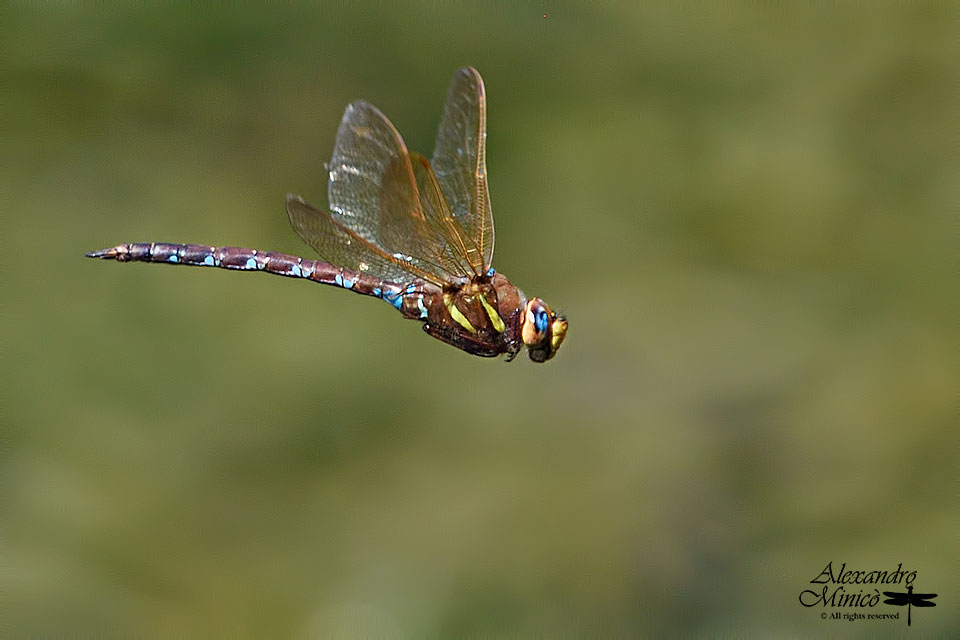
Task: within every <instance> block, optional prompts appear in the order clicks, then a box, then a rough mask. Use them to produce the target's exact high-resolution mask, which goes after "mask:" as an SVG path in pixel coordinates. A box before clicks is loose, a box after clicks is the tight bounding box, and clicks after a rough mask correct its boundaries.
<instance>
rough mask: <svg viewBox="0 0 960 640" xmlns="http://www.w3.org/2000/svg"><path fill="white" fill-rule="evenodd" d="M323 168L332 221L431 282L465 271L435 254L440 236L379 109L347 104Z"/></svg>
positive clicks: (407, 158) (404, 151)
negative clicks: (331, 154)
mask: <svg viewBox="0 0 960 640" xmlns="http://www.w3.org/2000/svg"><path fill="white" fill-rule="evenodd" d="M328 171H329V181H328V183H327V197H328V199H329V201H330V209H331V213H330V216H329V217H330V219H331V220H332V221H333V222H334V223H336V226H338V227H340V228H343V229H347V230H349V231H350V232H352V233H353V234H354V235H356V236H357V237H359V238H361V239H362V240H363V241H365V243H366V244H367V245H369V246H373V247H376V248H377V249H379V250H380V253H382V254H383V255H385V256H388V257H389V258H390V259H391V260H393V261H394V262H395V263H396V264H397V265H398V266H400V267H401V268H403V269H407V270H410V271H411V272H413V271H416V272H417V273H426V274H430V275H431V277H430V278H429V280H430V281H432V282H435V283H437V284H442V283H444V282H446V281H449V280H451V279H454V278H457V277H461V276H466V275H468V274H467V273H464V272H463V269H460V268H458V266H457V265H456V264H452V263H443V262H439V261H438V260H437V259H436V258H437V255H438V254H439V253H442V250H441V248H440V245H442V244H443V243H444V242H445V239H444V238H443V237H441V236H438V235H437V233H436V232H435V231H434V230H433V228H432V227H431V226H430V225H429V223H427V221H426V216H425V214H424V211H423V206H422V204H421V202H420V194H419V191H418V189H417V182H416V178H415V176H414V171H413V167H412V165H411V161H410V154H409V153H408V152H407V148H406V145H405V144H404V142H403V139H402V138H401V137H400V134H399V133H398V132H397V130H396V128H394V126H393V124H391V123H390V121H389V120H388V119H387V118H386V116H384V115H383V114H382V113H381V112H380V110H379V109H377V108H376V107H374V106H373V105H370V104H368V103H366V102H355V103H353V104H351V105H349V106H348V107H347V109H346V111H345V112H344V114H343V119H342V120H341V122H340V128H339V130H338V131H337V140H336V143H335V145H334V149H333V157H332V158H331V160H330V164H329V165H328ZM308 242H309V241H308ZM315 248H316V247H315ZM318 251H319V249H318ZM321 255H324V254H321ZM324 257H325V258H326V257H327V256H326V255H324ZM421 277H422V276H421Z"/></svg>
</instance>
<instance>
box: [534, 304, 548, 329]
mask: <svg viewBox="0 0 960 640" xmlns="http://www.w3.org/2000/svg"><path fill="white" fill-rule="evenodd" d="M548 323H549V318H547V312H546V311H544V310H542V309H541V310H540V311H537V315H536V317H535V318H534V326H536V328H537V331H540V332H544V331H546V330H547V325H548Z"/></svg>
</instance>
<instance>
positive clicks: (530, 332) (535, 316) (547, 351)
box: [520, 298, 567, 362]
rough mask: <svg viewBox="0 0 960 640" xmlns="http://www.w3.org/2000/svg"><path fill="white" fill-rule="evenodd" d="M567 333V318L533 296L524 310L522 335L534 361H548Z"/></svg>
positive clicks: (521, 327)
mask: <svg viewBox="0 0 960 640" xmlns="http://www.w3.org/2000/svg"><path fill="white" fill-rule="evenodd" d="M566 335H567V319H566V318H564V317H562V316H559V315H557V314H556V313H554V312H553V311H552V310H551V309H550V307H549V306H548V305H547V303H546V302H544V301H543V300H541V299H540V298H533V299H532V300H530V301H529V302H527V306H526V307H525V308H524V310H523V321H522V324H521V326H520V337H521V338H522V339H523V344H525V345H527V354H528V355H529V356H530V359H531V360H533V361H534V362H546V361H547V360H549V359H550V358H552V357H553V356H554V354H555V353H556V352H557V349H559V348H560V343H561V342H563V338H564V337H565V336H566Z"/></svg>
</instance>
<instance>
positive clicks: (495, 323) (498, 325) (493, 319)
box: [480, 295, 507, 333]
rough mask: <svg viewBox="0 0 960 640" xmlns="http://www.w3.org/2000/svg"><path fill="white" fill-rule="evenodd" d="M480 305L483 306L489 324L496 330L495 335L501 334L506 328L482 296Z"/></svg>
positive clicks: (501, 319) (498, 315) (495, 311)
mask: <svg viewBox="0 0 960 640" xmlns="http://www.w3.org/2000/svg"><path fill="white" fill-rule="evenodd" d="M480 304H482V305H483V309H484V311H486V312H487V315H488V316H490V322H491V323H492V324H493V328H494V329H496V330H497V333H503V330H504V329H506V328H507V327H506V326H504V324H503V318H501V317H500V314H499V313H497V310H496V309H494V308H493V307H491V306H490V303H489V302H487V299H486V298H484V297H483V296H482V295H481V296H480Z"/></svg>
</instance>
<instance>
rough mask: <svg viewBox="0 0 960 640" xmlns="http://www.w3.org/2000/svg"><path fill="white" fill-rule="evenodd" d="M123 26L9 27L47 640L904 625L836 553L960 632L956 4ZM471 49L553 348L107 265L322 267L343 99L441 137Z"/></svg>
mask: <svg viewBox="0 0 960 640" xmlns="http://www.w3.org/2000/svg"><path fill="white" fill-rule="evenodd" d="M84 4H85V3H80V5H79V6H78V5H74V4H70V3H67V4H59V3H58V4H57V5H56V6H55V8H47V9H44V8H40V7H37V6H34V5H32V4H29V3H27V4H15V5H7V6H6V8H5V9H3V12H2V20H0V22H2V26H0V33H2V44H0V51H2V59H3V65H4V67H5V71H4V74H3V76H4V80H3V84H4V85H5V86H4V88H3V93H4V95H5V98H4V106H3V116H2V127H3V134H2V148H3V151H2V153H0V157H2V169H3V175H4V179H3V180H2V187H0V189H2V192H0V196H2V198H3V202H4V204H3V217H2V221H0V225H2V227H0V232H2V242H3V252H4V260H3V267H2V274H3V275H2V277H3V301H4V304H3V312H2V323H3V329H4V331H3V332H4V354H3V364H4V366H3V368H2V389H3V396H4V397H3V438H4V443H3V453H2V455H3V464H2V473H3V494H4V499H3V520H4V522H3V545H4V547H5V552H4V556H5V557H6V560H5V562H4V564H5V565H6V568H5V570H4V572H3V578H2V581H3V586H2V590H3V591H4V592H5V594H6V597H5V598H4V603H3V605H2V606H3V608H4V609H5V611H4V612H3V614H2V616H0V617H2V619H3V620H4V621H5V622H4V623H3V624H4V625H6V628H7V633H8V634H9V635H12V636H19V637H27V636H34V637H38V636H62V635H98V636H100V635H103V636H128V637H129V636H140V637H143V636H152V635H166V636H174V637H176V636H184V635H186V636H195V637H209V636H234V637H235V636H238V635H239V636H260V637H325V636H326V637H377V636H391V637H409V638H418V637H457V636H464V635H473V634H483V635H492V636H497V635H511V636H513V635H516V636H532V635H540V636H541V637H543V636H547V637H550V636H561V635H562V636H567V637H576V636H583V637H588V636H596V635H608V636H636V635H648V634H653V635H673V634H676V633H685V634H715V633H716V634H737V635H739V634H749V635H762V636H770V635H781V634H789V635H833V634H836V635H843V636H871V637H872V636H876V635H895V634H903V633H906V621H905V620H904V619H903V618H904V617H905V612H903V614H904V615H902V616H901V619H900V620H899V621H895V622H867V621H858V622H855V623H853V622H846V621H829V620H828V621H824V620H821V615H820V614H821V612H822V611H823V609H822V608H817V607H815V608H810V609H807V608H804V607H802V606H801V605H800V603H799V601H798V597H799V594H800V592H801V591H802V590H804V589H807V588H810V587H811V586H813V585H810V584H809V582H810V580H812V579H813V578H815V577H816V576H817V574H819V573H820V572H821V571H822V570H823V568H824V567H825V565H826V564H827V563H828V562H833V563H834V565H835V566H836V567H837V568H839V565H840V564H841V563H844V562H845V563H847V565H848V568H857V569H862V570H873V569H893V568H895V567H896V566H897V564H898V563H903V567H904V569H908V570H916V571H917V572H918V577H917V581H916V583H915V585H916V587H917V589H918V590H919V591H930V592H936V593H939V594H940V596H939V599H938V600H939V601H938V604H939V605H940V606H938V607H937V608H936V609H924V610H916V609H915V610H914V612H913V625H914V626H913V628H912V629H911V631H910V633H914V632H915V633H916V634H917V637H921V636H927V637H929V636H937V635H948V634H950V633H951V632H954V633H955V632H957V631H958V629H960V622H958V617H957V611H958V608H957V606H956V602H957V600H958V598H960V581H958V580H957V575H960V573H958V569H960V565H958V561H957V559H958V557H960V545H958V531H960V509H958V500H957V497H958V496H957V493H958V492H957V487H958V483H957V478H958V476H957V460H958V441H957V435H956V433H957V430H956V422H957V412H956V402H955V400H956V390H957V388H958V383H960V372H958V367H957V353H958V349H957V347H958V337H960V325H958V322H957V312H958V304H957V289H958V287H957V273H958V272H957V260H956V255H957V226H956V205H957V202H958V193H957V186H958V180H957V176H958V175H960V173H958V170H960V163H958V161H957V144H956V142H957V131H958V116H957V114H958V106H960V105H958V100H957V96H958V94H957V91H956V88H957V84H958V70H960V64H958V62H957V61H958V60H960V47H958V46H957V45H958V38H957V19H958V13H960V12H958V11H957V4H956V3H930V5H927V6H924V5H923V3H905V4H906V5H907V6H900V7H899V8H897V7H894V6H884V7H880V6H879V5H869V6H868V5H864V4H859V3H850V4H849V5H840V6H832V5H831V6H828V5H820V8H814V9H810V8H797V7H788V6H768V5H760V4H757V3H743V4H742V5H737V4H733V3H710V4H707V5H705V6H699V7H694V6H692V5H689V4H688V3H682V5H683V6H682V7H680V6H679V4H680V3H678V5H677V6H674V5H672V4H668V3H651V4H650V5H648V6H646V7H644V8H638V7H634V6H633V5H632V4H622V5H607V6H601V5H595V4H592V3H584V4H573V5H568V4H557V3H552V2H551V3H530V4H526V5H522V6H520V5H509V6H508V5H506V4H493V3H480V4H476V5H467V4H463V5H459V6H458V5H454V4H448V3H438V4H432V3H426V4H409V3H405V4H403V5H402V6H394V5H391V4H386V3H384V4H380V3H343V4H341V3H332V4H331V5H330V6H326V7H318V8H313V9H310V10H304V9H295V8H292V7H289V6H273V7H270V8H269V9H262V10H253V9H250V8H243V9H238V8H234V9H229V8H224V9H198V8H196V7H193V6H188V5H184V6H180V7H162V8H161V7H144V8H140V9H129V8H128V9H121V10H117V9H114V8H103V9H102V10H98V9H95V8H90V7H87V6H83V5H84ZM844 7H846V8H844ZM544 14H546V16H545V17H544ZM467 64H469V65H473V66H475V67H477V68H478V69H479V70H480V72H481V73H482V74H483V76H484V78H485V80H486V87H487V94H488V125H489V140H488V150H487V152H488V168H489V173H490V184H491V193H492V198H493V203H494V212H495V216H496V222H497V256H496V260H495V266H496V267H497V269H498V270H499V271H501V272H503V273H505V274H507V275H508V276H509V277H510V278H511V280H513V281H514V282H515V283H516V284H517V285H518V286H520V287H521V288H522V289H524V290H525V291H526V292H527V293H528V294H530V295H538V296H541V297H543V298H545V299H546V300H548V301H549V302H550V303H551V304H552V305H554V306H555V307H559V308H561V309H563V310H565V311H566V313H567V315H568V316H569V319H570V331H569V335H568V339H567V341H566V343H565V345H564V347H563V349H562V350H561V351H560V353H559V355H558V356H557V358H556V359H554V360H553V361H551V362H549V363H548V364H545V365H535V364H533V363H530V362H529V361H528V360H527V359H526V357H525V356H521V358H519V359H518V360H517V361H516V362H514V363H512V364H510V365H507V364H504V363H503V362H500V361H495V360H484V359H480V358H474V357H470V356H467V355H466V354H464V353H461V352H458V351H456V350H454V349H452V348H450V347H448V346H446V345H443V344H441V343H440V342H438V341H436V340H432V339H430V338H428V337H426V336H424V335H423V334H422V332H421V331H420V328H419V325H418V324H417V323H414V322H407V321H404V320H402V319H401V318H400V317H399V315H398V314H397V313H396V312H395V311H394V310H392V309H390V307H389V306H388V305H385V304H383V303H380V302H376V301H373V300H371V299H368V298H364V297H361V296H353V295H349V294H347V293H345V292H342V291H338V290H336V289H333V288H328V287H320V286H311V285H309V284H307V283H303V282H298V281H294V280H286V279H281V278H274V277H267V276H262V275H252V274H236V273H228V272H226V271H220V270H212V269H186V268H176V269H174V268H166V267H162V266H154V265H141V264H136V265H118V264H114V263H106V262H100V261H93V260H86V259H84V258H83V254H84V252H86V251H89V250H92V249H98V248H101V247H105V246H110V245H113V244H117V243H120V242H134V241H170V242H201V243H213V244H230V245H239V246H248V247H255V248H259V249H262V250H279V251H286V252H291V253H300V254H303V255H306V256H312V254H311V253H310V252H309V249H307V248H306V247H304V246H303V245H302V244H301V243H300V241H299V240H298V239H297V237H296V236H295V234H294V233H293V231H292V229H291V228H290V226H289V225H288V223H287V219H286V215H285V213H284V210H283V198H284V195H285V194H286V193H287V192H295V193H299V194H301V195H303V196H304V197H306V198H307V199H308V200H310V201H313V202H315V203H317V204H320V205H325V204H326V183H325V172H324V168H323V163H324V162H325V161H326V160H328V158H329V156H330V153H331V150H332V145H333V139H334V135H335V133H336V129H337V124H338V122H339V119H340V116H341V114H342V112H343V109H344V107H345V106H346V104H347V103H348V102H349V101H351V100H356V99H361V98H362V99H365V100H368V101H370V102H372V103H373V104H375V105H377V106H379V107H380V108H381V109H382V110H383V111H384V112H385V113H386V114H387V115H388V116H389V117H390V118H391V120H392V121H393V122H394V123H395V124H396V125H397V127H398V129H399V130H400V131H401V132H402V133H403V135H404V138H405V139H406V141H407V143H408V145H409V146H410V148H411V149H415V150H420V151H421V152H425V153H427V154H429V153H430V151H431V150H432V148H433V139H434V134H435V132H436V126H437V123H438V122H439V118H440V113H441V109H442V106H443V100H444V98H445V96H446V91H447V86H448V83H449V81H450V79H451V77H452V75H453V72H454V70H455V69H456V68H457V67H459V66H463V65H467ZM902 589H903V585H901V586H900V590H902ZM849 591H852V592H854V593H856V592H857V589H856V588H853V589H848V592H849ZM867 591H868V593H872V590H871V589H867ZM829 611H832V610H828V612H829ZM841 611H844V612H846V611H853V610H852V609H841ZM868 612H894V609H893V608H891V607H888V606H886V605H880V606H879V607H877V608H876V609H873V610H868Z"/></svg>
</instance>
